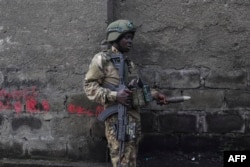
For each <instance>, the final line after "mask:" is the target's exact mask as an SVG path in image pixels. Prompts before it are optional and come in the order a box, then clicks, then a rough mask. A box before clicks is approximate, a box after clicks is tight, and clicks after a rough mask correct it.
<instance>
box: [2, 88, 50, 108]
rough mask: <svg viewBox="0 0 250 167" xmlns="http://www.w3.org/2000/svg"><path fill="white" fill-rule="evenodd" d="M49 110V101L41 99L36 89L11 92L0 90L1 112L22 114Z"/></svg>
mask: <svg viewBox="0 0 250 167" xmlns="http://www.w3.org/2000/svg"><path fill="white" fill-rule="evenodd" d="M49 109H50V105H49V103H48V101H47V100H46V99H41V98H40V97H39V94H38V91H37V90H36V88H35V87H30V88H26V89H23V90H11V91H7V90H5V89H0V111H3V110H15V112H17V113H20V112H22V111H26V112H38V111H49Z"/></svg>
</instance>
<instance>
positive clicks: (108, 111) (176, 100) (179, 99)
mask: <svg viewBox="0 0 250 167" xmlns="http://www.w3.org/2000/svg"><path fill="white" fill-rule="evenodd" d="M190 99H191V97H190V96H173V97H168V98H167V103H180V102H184V101H186V100H190ZM157 104H159V105H162V104H161V103H160V102H157ZM117 112H118V105H113V106H111V107H109V108H107V109H106V110H104V111H103V112H101V113H100V114H99V115H98V117H97V119H98V120H99V121H105V120H106V119H107V118H108V117H109V116H111V115H113V114H115V113H117Z"/></svg>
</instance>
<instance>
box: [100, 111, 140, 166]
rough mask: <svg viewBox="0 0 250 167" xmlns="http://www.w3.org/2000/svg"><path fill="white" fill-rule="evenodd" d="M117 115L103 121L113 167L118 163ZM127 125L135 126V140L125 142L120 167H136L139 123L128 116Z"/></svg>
mask: <svg viewBox="0 0 250 167" xmlns="http://www.w3.org/2000/svg"><path fill="white" fill-rule="evenodd" d="M117 119H118V118H117V114H114V115H112V116H110V117H109V118H108V119H106V121H105V135H106V138H107V141H108V147H109V151H110V158H111V162H112V164H113V167H118V163H119V157H120V156H119V141H118V140H117V138H116V132H117V131H116V124H117ZM128 122H129V124H131V123H135V124H136V138H135V139H132V140H129V141H127V142H125V147H124V153H123V154H122V155H121V161H120V162H121V166H122V167H136V158H137V152H138V144H139V141H140V138H141V123H140V120H138V119H136V118H134V117H132V116H130V115H129V116H128Z"/></svg>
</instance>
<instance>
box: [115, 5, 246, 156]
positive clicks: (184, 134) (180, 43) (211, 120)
mask: <svg viewBox="0 0 250 167" xmlns="http://www.w3.org/2000/svg"><path fill="white" fill-rule="evenodd" d="M249 5H250V3H249V1H244V0H240V1H238V0H237V1H236V0H233V1H227V0H226V1H211V0H206V1H201V0H168V1H162V0H157V1H149V0H146V1H145V0H135V1H130V0H125V1H120V2H117V3H116V8H115V9H116V10H115V11H116V12H115V16H116V18H128V19H131V20H133V21H134V22H135V24H136V25H138V31H137V33H136V37H135V43H134V50H133V53H132V54H131V57H133V59H134V61H135V62H137V63H138V65H140V67H141V75H142V77H143V78H144V80H145V81H147V82H148V83H150V84H151V85H152V86H153V85H156V86H157V87H158V88H159V89H161V90H162V91H164V92H166V93H167V94H169V95H181V94H183V95H189V96H191V97H192V99H191V100H190V101H187V102H185V103H182V104H170V105H167V106H161V107H159V106H156V105H155V104H152V105H151V106H150V107H149V108H147V109H145V110H144V111H145V113H143V114H142V117H143V131H144V134H145V138H144V140H143V141H142V147H141V148H142V150H143V152H146V151H152V149H154V150H156V151H159V150H162V151H166V150H178V149H179V150H182V151H183V150H185V151H194V150H196V151H199V152H203V151H211V150H213V151H217V152H218V151H222V150H226V149H233V150H235V149H249V142H248V141H247V139H248V138H249V107H250V103H249V98H250V96H249V65H250V59H249V51H250V47H249V44H248V43H249V39H250V36H249V32H250V31H249V30H250V22H249V21H248V20H249V14H250V13H249V12H250V11H249V10H248V9H249ZM146 67H147V68H146ZM152 110H154V111H157V112H152ZM173 134H175V135H173ZM166 135H167V137H166ZM172 135H173V136H172ZM211 136H213V137H211ZM149 143H159V144H156V145H154V146H153V147H150V148H149V149H148V144H149ZM208 143H209V144H208ZM176 148H177V149H176Z"/></svg>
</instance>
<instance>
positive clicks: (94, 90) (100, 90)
mask: <svg viewBox="0 0 250 167" xmlns="http://www.w3.org/2000/svg"><path fill="white" fill-rule="evenodd" d="M113 53H119V52H118V50H117V49H116V48H114V47H112V49H111V51H103V52H100V53H98V54H96V55H95V56H94V57H93V59H92V61H91V63H90V65H89V70H88V72H87V73H86V75H85V82H84V90H85V93H86V95H87V97H88V98H89V99H90V100H92V101H95V102H97V103H99V104H102V105H104V108H107V107H109V106H111V105H113V104H115V103H116V95H117V92H116V91H113V90H110V89H108V88H105V87H103V85H104V84H105V83H108V84H112V85H115V86H118V85H119V81H120V80H119V72H118V70H117V69H116V68H115V67H114V65H113V63H112V62H111V59H110V54H113ZM128 63H129V64H128V66H126V68H127V69H125V73H127V74H125V78H124V80H125V82H127V83H128V81H129V78H134V77H135V76H134V75H135V74H137V73H136V69H135V68H134V66H133V63H132V62H131V61H129V62H128ZM128 73H129V74H128ZM131 74H132V75H131ZM128 115H129V121H130V122H131V123H132V122H135V123H136V125H137V126H136V133H137V134H136V135H137V136H136V139H135V140H131V141H128V142H126V144H125V151H124V155H123V156H122V164H124V167H125V166H126V167H135V166H136V154H137V149H138V148H137V147H138V142H139V139H140V136H141V124H140V114H139V111H138V110H135V109H129V110H128ZM115 123H117V114H115V115H112V116H110V117H109V118H108V119H107V120H106V121H105V133H106V138H107V141H108V146H109V148H110V157H111V161H112V163H113V166H114V167H117V162H118V160H119V145H118V141H117V140H116V132H115V129H114V128H115V127H114V125H115Z"/></svg>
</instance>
